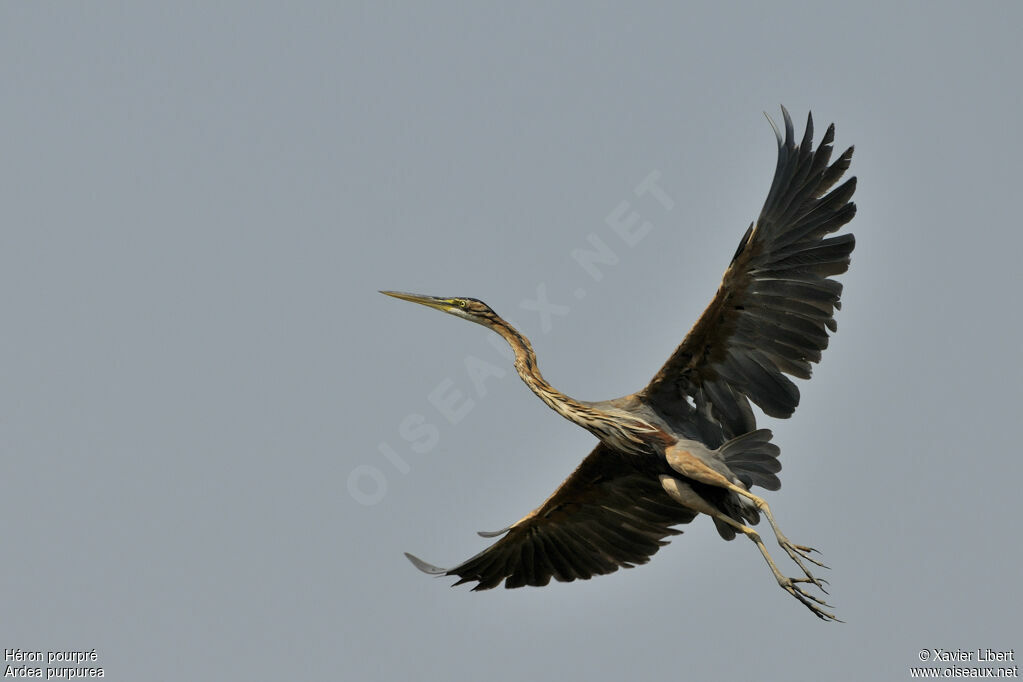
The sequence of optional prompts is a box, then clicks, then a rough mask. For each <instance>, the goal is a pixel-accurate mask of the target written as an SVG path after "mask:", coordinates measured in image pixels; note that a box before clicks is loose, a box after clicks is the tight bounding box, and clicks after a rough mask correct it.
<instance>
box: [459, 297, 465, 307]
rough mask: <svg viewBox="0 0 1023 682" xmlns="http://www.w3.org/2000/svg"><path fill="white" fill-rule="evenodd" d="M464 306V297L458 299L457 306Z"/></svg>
mask: <svg viewBox="0 0 1023 682" xmlns="http://www.w3.org/2000/svg"><path fill="white" fill-rule="evenodd" d="M465 306H466V303H465V300H464V299H458V307H459V308H464V307H465Z"/></svg>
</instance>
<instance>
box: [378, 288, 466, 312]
mask: <svg viewBox="0 0 1023 682" xmlns="http://www.w3.org/2000/svg"><path fill="white" fill-rule="evenodd" d="M380 293H381V294H386V295H387V296H393V297H394V298H400V299H401V300H403V301H411V302H412V303H419V304H420V305H425V306H428V307H430V308H436V309H437V310H443V311H445V312H446V311H447V310H449V309H450V308H451V301H449V300H448V299H446V298H440V297H438V296H424V295H422V294H406V293H405V292H403V291H381V292H380Z"/></svg>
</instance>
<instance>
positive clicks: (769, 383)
mask: <svg viewBox="0 0 1023 682" xmlns="http://www.w3.org/2000/svg"><path fill="white" fill-rule="evenodd" d="M782 112H783V115H784V121H785V137H784V139H783V138H782V136H781V134H780V133H779V132H778V130H777V128H775V133H776V135H777V137H778V164H777V167H776V169H775V176H774V180H773V182H772V185H771V189H770V191H769V193H768V197H767V200H766V202H765V204H764V208H763V210H762V211H761V214H760V216H759V218H758V219H757V220H756V221H755V222H754V223H753V224H751V225H750V227H749V229H748V230H747V231H746V233H745V235H744V237H743V238H742V240H741V241H740V244H739V247H738V249H737V250H736V252H735V255H734V256H733V258H732V261H731V263H730V265H729V267H728V269H727V270H726V271H725V275H724V277H723V279H722V283H721V286H720V287H719V289H718V292H717V294H716V296H715V297H714V299H713V301H712V302H711V304H710V305H709V306H708V307H707V309H706V311H705V312H704V313H703V315H702V316H701V317H700V319H699V320H698V321H697V323H696V325H695V326H694V327H693V329H692V330H691V331H690V332H689V334H688V335H687V336H686V338H685V339H684V340H683V341H682V343H681V344H680V345H679V347H678V348H677V349H676V350H675V352H674V353H673V354H672V356H671V357H670V358H669V359H668V361H667V362H666V363H665V364H664V366H663V367H662V368H661V370H660V371H659V372H658V373H657V374H656V375H655V376H654V378H653V379H652V380H651V382H650V383H649V384H648V385H647V386H646V387H645V388H644V389H642V390H641V391H639V392H637V393H633V394H630V395H627V396H624V397H621V398H616V399H614V400H607V401H599V402H587V401H581V400H576V399H574V398H570V397H569V396H566V395H565V394H563V393H561V392H560V391H558V390H557V389H555V388H554V387H553V386H551V385H550V384H549V383H548V382H547V381H546V380H545V379H544V378H543V375H542V374H541V373H540V371H539V368H538V367H537V362H536V354H535V353H534V351H533V348H532V345H531V344H530V342H529V340H528V339H526V338H525V337H524V336H523V335H522V334H520V333H519V332H518V331H517V330H516V329H514V328H513V327H512V326H511V325H510V324H508V323H507V322H506V321H505V320H503V319H502V318H501V317H500V316H499V315H497V313H495V312H494V311H493V310H492V309H491V308H490V307H489V306H488V305H487V304H485V303H483V302H482V301H480V300H478V299H474V298H442V297H435V296H423V295H420V294H406V293H401V292H393V291H385V292H382V293H385V294H388V295H390V296H394V297H396V298H400V299H404V300H408V301H412V302H415V303H420V304H423V305H426V306H429V307H432V308H436V309H438V310H442V311H444V312H446V313H449V314H452V315H455V316H458V317H462V318H463V319H466V320H469V321H472V322H475V323H477V324H481V325H483V326H486V327H488V328H490V329H492V330H493V331H494V332H496V333H498V334H500V335H501V336H502V337H503V338H504V339H505V340H506V341H507V342H508V344H509V345H510V346H511V348H512V350H513V351H514V354H515V369H516V371H517V372H518V374H519V376H520V377H521V378H522V380H523V381H524V382H525V384H526V385H527V386H528V387H529V388H530V390H532V391H533V392H534V393H535V394H536V395H537V396H538V397H539V398H540V399H541V400H542V401H543V402H544V403H546V404H547V405H548V406H549V407H551V408H552V409H553V410H555V411H556V412H558V413H559V414H560V415H562V416H563V417H565V418H566V419H568V420H569V421H572V422H574V423H576V424H578V425H579V426H581V427H583V428H585V429H586V430H588V431H590V432H591V433H592V434H593V435H595V436H596V437H597V439H598V440H599V443H598V445H597V446H596V448H595V449H594V450H593V451H592V452H591V453H590V454H589V456H587V457H586V458H585V459H584V460H583V462H582V463H581V464H580V465H579V467H578V468H577V469H576V470H575V472H573V474H572V475H571V476H569V478H568V479H567V480H566V481H565V482H564V483H563V484H562V485H561V486H560V487H559V488H558V489H557V490H556V491H555V492H554V493H553V494H552V495H551V496H550V497H549V498H548V499H547V500H546V501H544V502H543V504H541V505H540V506H539V507H537V508H536V509H535V510H533V511H532V512H531V513H529V514H527V515H526V516H525V517H523V518H522V519H520V520H519V521H517V522H516V523H514V524H512V525H511V526H509V527H508V528H506V529H504V530H503V531H499V532H498V533H481V535H484V536H485V537H495V536H498V535H503V537H502V538H501V539H500V540H498V541H497V542H496V543H494V544H493V545H492V546H491V547H489V548H487V549H486V550H484V551H483V552H481V553H480V554H478V555H476V556H475V557H472V558H470V559H468V560H467V561H465V562H463V563H462V564H460V565H458V566H456V567H454V568H451V569H442V568H437V567H435V566H432V565H431V564H428V563H426V562H424V561H422V560H421V559H418V558H416V557H414V556H412V555H407V556H408V557H409V559H410V560H411V561H412V562H413V564H415V565H416V566H417V567H418V568H420V569H421V570H423V571H425V572H427V573H431V574H437V575H452V576H457V577H458V578H459V580H458V582H457V583H455V584H456V585H457V584H460V583H464V582H468V581H475V582H476V583H477V584H476V587H475V588H474V589H476V590H481V589H489V588H492V587H495V586H497V585H499V584H500V583H501V582H502V581H503V582H504V584H505V586H506V587H519V586H522V585H546V584H547V583H548V582H550V580H551V578H555V579H557V580H559V581H566V582H567V581H572V580H575V579H588V578H590V577H592V576H593V575H599V574H605V573H610V572H613V571H615V570H617V569H618V568H619V567H631V566H633V565H636V564H641V563H645V562H646V561H648V560H649V557H650V556H651V555H653V554H654V553H655V552H656V551H657V550H658V549H659V547H660V546H662V545H664V544H666V542H665V540H664V538H666V537H668V536H671V535H676V534H678V533H680V532H681V531H680V530H678V529H677V528H675V526H677V525H680V524H685V523H689V522H691V521H692V520H693V519H694V518H695V517H696V516H697V514H706V515H708V516H710V517H711V518H712V519H713V521H714V524H715V526H716V527H717V529H718V532H719V533H720V534H721V536H722V537H724V538H725V539H727V540H730V539H732V538H734V537H735V535H736V533H741V534H743V535H746V536H747V537H748V538H750V539H751V540H752V541H753V542H754V543H755V544H756V545H757V547H758V549H759V550H760V551H761V554H762V555H763V556H764V558H765V560H766V561H767V563H768V565H769V566H770V568H771V570H772V572H773V574H774V576H775V578H776V579H777V581H778V583H779V585H781V587H782V588H783V589H785V591H786V592H788V593H789V594H791V595H792V596H794V597H795V598H796V599H798V600H799V601H800V602H801V603H802V604H803V605H804V606H806V607H807V608H809V609H810V610H811V611H812V612H813V613H814V614H815V615H817V616H818V617H820V618H822V619H825V620H837V619H836V618H835V616H834V615H833V614H831V613H830V612H828V611H826V610H825V609H824V607H825V606H827V604H825V602H824V601H823V600H821V599H819V598H818V597H816V596H814V595H813V594H811V593H809V592H808V591H807V590H806V589H805V588H803V587H802V585H803V584H807V583H809V584H812V585H814V586H816V587H818V588H820V589H822V590H823V584H824V581H822V580H820V579H818V578H816V577H815V576H814V575H813V574H812V573H811V571H810V570H809V568H808V566H807V563H811V564H815V565H817V566H823V564H821V563H820V562H819V561H817V560H816V559H814V558H813V557H811V556H810V555H811V553H812V552H814V551H815V550H813V549H812V548H810V547H805V546H803V545H796V544H794V543H792V542H790V541H789V540H788V539H787V538H786V537H785V536H784V535H783V534H782V533H781V531H780V529H779V528H778V526H777V524H776V523H775V521H774V517H773V514H772V513H771V510H770V507H769V506H768V505H767V503H766V502H765V501H764V500H763V499H762V498H761V497H759V496H757V495H755V494H753V493H751V492H750V489H751V488H752V487H754V486H760V487H763V488H765V489H767V490H777V489H778V488H779V487H780V485H781V483H780V481H779V479H778V477H777V475H776V474H777V473H778V472H779V471H780V470H781V464H780V462H779V461H778V455H779V453H780V450H779V448H778V447H777V446H776V445H775V444H774V443H772V442H771V432H770V431H769V430H767V429H758V428H757V426H756V419H755V417H754V414H753V411H752V409H751V405H750V403H751V402H752V403H754V404H756V405H757V406H758V407H760V408H761V410H763V411H764V413H765V414H767V415H770V416H773V417H780V418H785V417H788V416H790V415H791V414H792V412H793V411H794V410H795V408H796V406H797V405H798V403H799V390H798V388H797V387H796V385H795V384H794V383H792V381H791V380H789V379H788V378H787V377H786V376H785V375H790V376H794V377H797V378H802V379H808V378H809V377H810V371H811V363H816V362H819V361H820V358H821V351H822V350H823V349H824V348H825V347H827V345H828V332H829V331H831V332H834V331H835V330H836V325H835V321H834V312H835V310H836V309H838V308H839V307H840V302H839V297H840V294H841V289H842V287H841V284H839V283H838V282H837V281H835V280H834V279H831V277H832V276H834V275H837V274H841V273H843V272H845V271H846V269H847V268H848V266H849V255H850V253H851V252H852V249H853V246H854V243H855V241H854V239H853V237H852V235H851V234H841V235H838V236H834V237H828V236H827V235H829V234H831V233H833V232H836V231H837V230H838V229H839V228H841V227H842V226H843V225H845V224H846V223H848V222H849V220H851V219H852V217H853V215H855V211H856V207H855V204H853V203H851V202H850V201H849V199H850V198H851V196H852V194H853V192H854V191H855V186H856V179H855V178H851V179H850V180H848V181H846V182H845V183H843V184H842V185H840V186H839V187H837V188H835V189H833V190H832V189H831V188H832V186H833V185H834V184H835V183H836V182H837V181H838V180H839V179H840V178H841V176H842V174H843V173H844V171H845V170H846V169H847V168H848V166H849V163H850V160H851V157H852V148H851V147H850V148H849V149H848V150H847V151H846V152H845V153H843V154H842V155H841V156H839V158H838V159H837V160H836V161H835V162H834V163H831V164H830V165H829V161H830V156H831V142H832V140H833V137H834V126H831V127H829V128H828V130H827V132H826V133H825V135H824V138H823V140H822V142H821V143H820V145H819V146H818V148H817V149H816V150H814V149H813V148H812V147H811V143H812V140H813V119H812V117H808V118H807V126H806V132H805V134H804V136H803V138H802V141H801V142H799V143H798V144H797V143H796V141H795V137H794V131H793V126H792V121H791V119H790V117H789V115H788V112H787V111H785V109H784V107H783V108H782ZM772 125H773V122H772ZM829 190H830V191H829ZM761 514H763V515H764V516H766V517H767V520H768V521H769V523H770V525H771V527H772V529H773V530H774V534H775V537H776V539H777V541H778V544H779V545H780V546H781V547H782V549H783V550H784V551H785V552H786V553H787V554H788V556H789V557H790V558H791V559H792V560H793V561H794V562H795V563H796V564H797V565H798V566H799V568H800V569H801V570H802V572H803V576H801V577H798V578H788V577H785V576H783V575H782V573H781V572H780V571H779V570H778V568H777V566H776V564H775V563H774V561H773V559H772V558H771V556H770V554H769V553H768V551H767V549H766V547H765V546H764V543H763V541H762V540H761V538H760V535H759V534H758V533H757V531H755V530H754V529H753V528H751V527H750V526H751V525H756V524H757V523H758V522H759V520H760V516H761Z"/></svg>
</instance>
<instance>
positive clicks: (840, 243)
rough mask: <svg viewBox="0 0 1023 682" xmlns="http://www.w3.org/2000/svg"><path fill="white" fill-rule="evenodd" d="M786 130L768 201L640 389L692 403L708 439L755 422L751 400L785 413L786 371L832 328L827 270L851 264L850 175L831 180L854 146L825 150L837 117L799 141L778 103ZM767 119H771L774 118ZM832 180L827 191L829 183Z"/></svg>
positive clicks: (810, 358) (817, 352)
mask: <svg viewBox="0 0 1023 682" xmlns="http://www.w3.org/2000/svg"><path fill="white" fill-rule="evenodd" d="M782 113H783V114H784V117H785V138H784V139H782V137H781V134H780V133H778V130H777V128H775V134H776V135H777V136H778V165H777V167H776V168H775V174H774V180H773V182H772V183H771V189H770V191H769V192H768V195H767V201H766V202H765V203H764V208H763V210H762V211H761V213H760V217H759V218H758V219H757V221H756V223H754V224H753V225H751V226H750V228H749V229H748V230H747V231H746V235H745V236H744V237H743V239H742V241H741V242H740V244H739V248H738V249H737V250H736V252H735V256H734V257H733V258H732V262H731V264H730V265H729V266H728V269H727V270H726V271H725V275H724V278H723V279H722V281H721V286H720V288H719V289H718V292H717V295H716V296H715V297H714V300H713V301H711V303H710V305H709V306H708V307H707V309H706V310H705V311H704V313H703V315H702V316H701V317H700V319H699V320H698V321H697V323H696V325H695V326H694V327H693V328H692V330H691V331H690V332H689V334H688V335H686V338H685V339H684V340H683V341H682V344H681V345H680V346H679V347H678V348H677V349H676V350H675V352H674V354H673V355H672V356H671V358H669V359H668V362H667V363H665V365H664V367H662V368H661V370H660V371H659V372H658V373H657V376H655V377H654V378H653V380H652V381H651V382H650V385H649V386H647V387H646V389H644V391H643V393H644V395H645V396H646V397H647V399H648V400H649V401H651V402H652V403H654V404H655V405H657V404H658V403H661V404H662V405H663V406H664V407H665V408H666V410H665V411H666V412H668V413H674V412H676V411H677V410H678V409H679V406H680V405H681V406H684V407H683V409H685V410H689V411H692V412H695V413H696V417H697V419H698V420H700V421H701V426H702V427H703V428H702V429H701V430H702V432H703V433H704V434H706V433H707V431H708V430H709V431H710V432H711V435H712V436H713V440H714V441H717V442H711V443H708V445H711V446H712V447H716V446H718V445H720V444H721V442H722V441H723V440H725V439H728V438H732V437H735V436H738V435H740V434H743V433H746V432H748V431H751V430H753V429H755V428H756V420H755V418H754V417H753V412H752V410H751V409H750V405H749V402H750V401H753V402H754V403H756V404H757V405H758V406H759V407H760V408H761V409H762V410H763V411H764V412H765V413H766V414H768V415H770V416H772V417H788V416H790V415H791V414H792V412H793V411H794V410H795V409H796V406H797V405H798V404H799V389H798V388H796V385H795V384H794V383H792V381H791V380H789V378H788V377H786V376H785V375H786V374H788V375H790V376H794V377H798V378H800V379H809V378H810V371H811V367H810V363H814V362H819V361H820V359H821V351H822V350H824V349H825V348H827V346H828V331H829V330H830V331H831V332H834V331H835V330H836V328H837V326H836V324H835V320H834V313H835V310H836V309H838V308H839V307H840V302H839V297H840V296H841V293H842V285H841V284H839V283H838V282H836V281H835V280H833V279H830V277H832V276H834V275H839V274H841V273H843V272H845V271H846V270H847V269H848V268H849V254H850V253H851V252H852V250H853V246H854V244H855V240H854V238H853V236H852V235H851V234H848V233H847V234H841V235H838V236H834V237H827V235H829V234H831V233H833V232H835V231H837V230H838V229H839V228H841V227H842V226H843V225H845V224H846V223H848V222H849V221H850V220H852V217H853V216H854V215H855V214H856V205H855V204H853V203H851V202H850V199H851V198H852V195H853V192H854V191H855V189H856V178H850V179H849V180H847V181H846V182H845V183H843V184H842V185H840V186H839V187H837V188H835V189H833V190H832V189H831V188H832V187H833V186H834V184H835V183H836V182H838V180H839V179H840V178H841V177H842V174H843V173H844V172H845V171H846V169H848V168H849V162H850V160H851V159H852V152H853V148H852V147H850V148H849V149H848V150H846V152H845V153H843V154H842V155H841V156H840V157H838V159H837V160H836V161H835V162H834V163H832V164H830V165H828V163H829V161H830V160H831V151H832V149H831V143H832V141H833V140H834V137H835V127H834V125H832V126H830V127H828V130H827V132H825V133H824V138H823V139H822V140H821V143H820V145H819V146H818V147H817V149H816V150H814V149H813V147H812V142H813V117H812V116H809V117H807V122H806V132H805V134H804V135H803V139H802V141H801V142H800V143H799V144H796V140H795V137H794V131H793V127H792V119H791V118H790V117H789V113H788V111H786V110H785V108H784V107H782ZM773 125H774V124H773V122H772V126H773ZM829 190H830V191H829Z"/></svg>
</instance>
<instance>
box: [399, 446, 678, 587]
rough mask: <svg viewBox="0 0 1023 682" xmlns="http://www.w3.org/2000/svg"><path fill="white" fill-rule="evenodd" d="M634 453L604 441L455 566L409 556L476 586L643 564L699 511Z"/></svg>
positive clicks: (581, 575) (566, 578) (541, 581)
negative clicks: (676, 497) (671, 493)
mask: <svg viewBox="0 0 1023 682" xmlns="http://www.w3.org/2000/svg"><path fill="white" fill-rule="evenodd" d="M640 464H641V463H640V462H639V461H638V460H637V458H635V457H630V456H625V455H621V454H619V453H617V452H615V451H614V450H611V449H610V448H609V447H607V446H606V445H604V444H603V443H601V444H600V445H598V446H597V447H596V448H595V449H594V450H593V452H591V453H590V454H589V456H587V457H586V459H584V460H583V462H582V464H580V465H579V467H578V468H577V469H576V470H575V471H574V472H573V473H572V475H571V476H569V477H568V478H567V479H566V480H565V482H564V483H562V484H561V486H560V487H559V488H558V489H557V491H555V492H554V494H553V495H551V496H550V497H549V498H548V499H547V501H545V502H544V503H543V504H542V505H540V506H539V507H538V508H537V509H536V510H534V511H533V512H531V513H530V514H528V515H527V516H526V517H524V518H523V519H522V520H520V521H518V522H517V523H515V524H514V525H512V526H511V527H510V528H509V529H508V532H507V534H506V535H505V536H504V537H503V538H501V539H500V540H498V541H497V542H495V543H494V544H493V545H491V546H490V547H488V548H487V549H485V550H483V551H482V552H480V553H479V554H477V555H476V556H474V557H472V558H471V559H469V560H468V561H465V562H464V563H462V564H460V565H458V566H455V567H454V568H450V569H444V568H437V567H436V566H433V565H431V564H428V563H426V562H425V561H423V560H421V559H419V558H417V557H415V556H412V555H411V554H406V556H407V557H408V558H409V560H410V561H412V563H413V564H415V566H416V568H418V569H420V570H421V571H424V572H426V573H431V574H434V575H451V576H457V577H458V578H459V580H458V582H456V583H455V584H456V585H460V584H462V583H465V582H471V581H475V582H476V585H475V587H473V589H474V590H488V589H490V588H492V587H497V586H498V585H500V584H501V581H504V584H505V587H509V588H511V587H521V586H523V585H546V584H547V583H549V582H550V580H551V578H552V577H553V578H554V579H556V580H560V581H562V582H571V581H572V580H576V579H582V580H586V579H587V578H590V577H592V576H594V575H601V574H604V573H612V572H614V571H617V570H618V568H619V567H623V566H624V567H626V568H631V567H632V566H635V565H637V564H645V563H646V562H647V561H648V560H649V559H650V556H651V555H652V554H654V553H655V552H656V551H657V550H658V549H660V548H661V546H663V545H665V544H667V542H666V541H665V540H664V538H665V537H667V536H669V535H678V534H679V533H681V532H682V531H680V530H677V529H675V528H672V526H674V525H676V524H680V523H689V522H690V521H692V520H693V518H695V516H696V512H693V511H691V510H689V509H686V508H685V507H682V506H680V505H679V504H677V503H676V502H675V501H673V500H672V499H671V498H670V497H668V494H667V493H666V492H664V489H663V488H662V487H661V484H660V483H659V481H658V478H657V476H654V475H652V474H651V472H649V471H643V470H642V469H641V468H640Z"/></svg>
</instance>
